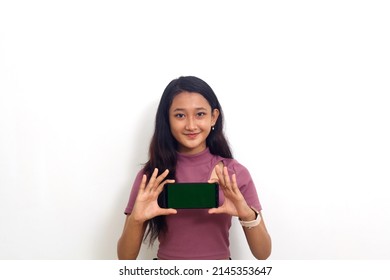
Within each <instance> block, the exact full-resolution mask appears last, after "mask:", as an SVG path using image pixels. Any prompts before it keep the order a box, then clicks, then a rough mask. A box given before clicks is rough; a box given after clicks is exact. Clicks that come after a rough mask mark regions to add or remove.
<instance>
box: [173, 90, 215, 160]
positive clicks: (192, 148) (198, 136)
mask: <svg viewBox="0 0 390 280" xmlns="http://www.w3.org/2000/svg"><path fill="white" fill-rule="evenodd" d="M218 116H219V111H218V109H214V110H213V111H212V110H211V106H210V104H209V103H208V101H207V100H206V99H205V98H204V97H203V96H202V95H201V94H199V93H196V92H186V91H185V92H182V93H179V94H178V95H176V96H175V97H174V99H173V101H172V105H171V107H170V108H169V123H170V126H171V132H172V135H173V137H175V139H176V140H177V142H178V143H179V147H178V149H179V150H178V151H179V152H180V153H185V154H196V153H199V152H201V151H203V150H204V149H206V138H207V136H208V135H209V133H210V131H211V127H212V126H214V125H215V123H216V121H217V119H218Z"/></svg>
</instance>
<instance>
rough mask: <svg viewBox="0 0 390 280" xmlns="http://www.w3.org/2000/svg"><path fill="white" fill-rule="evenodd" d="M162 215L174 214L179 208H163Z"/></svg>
mask: <svg viewBox="0 0 390 280" xmlns="http://www.w3.org/2000/svg"><path fill="white" fill-rule="evenodd" d="M162 210H163V211H161V215H172V214H177V210H176V209H173V208H168V209H162Z"/></svg>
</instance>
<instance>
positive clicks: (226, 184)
mask: <svg viewBox="0 0 390 280" xmlns="http://www.w3.org/2000/svg"><path fill="white" fill-rule="evenodd" d="M223 179H224V181H225V187H226V188H228V189H230V188H231V186H230V184H231V182H230V177H229V173H228V170H227V167H226V166H225V167H224V168H223Z"/></svg>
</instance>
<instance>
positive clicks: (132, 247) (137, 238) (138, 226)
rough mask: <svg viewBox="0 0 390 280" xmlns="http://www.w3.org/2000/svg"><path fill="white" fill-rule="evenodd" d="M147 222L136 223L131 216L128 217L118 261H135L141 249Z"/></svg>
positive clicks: (120, 241)
mask: <svg viewBox="0 0 390 280" xmlns="http://www.w3.org/2000/svg"><path fill="white" fill-rule="evenodd" d="M145 230H146V222H141V221H136V220H135V219H134V217H133V216H132V215H131V214H130V215H127V217H126V222H125V227H124V229H123V233H122V236H121V237H120V239H119V241H118V248H117V250H118V259H120V260H135V259H136V258H137V256H138V253H139V250H140V248H141V243H142V239H143V237H144V234H145Z"/></svg>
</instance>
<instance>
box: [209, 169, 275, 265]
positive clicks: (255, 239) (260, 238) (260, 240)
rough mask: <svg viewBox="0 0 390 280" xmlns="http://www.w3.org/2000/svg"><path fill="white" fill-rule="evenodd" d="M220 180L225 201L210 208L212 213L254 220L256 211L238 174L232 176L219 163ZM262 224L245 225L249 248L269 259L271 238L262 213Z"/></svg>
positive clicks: (258, 257)
mask: <svg viewBox="0 0 390 280" xmlns="http://www.w3.org/2000/svg"><path fill="white" fill-rule="evenodd" d="M215 169H216V175H217V176H218V182H219V184H220V187H221V188H222V191H223V194H224V196H225V201H224V203H223V204H222V205H221V206H220V207H218V208H213V209H210V210H209V213H210V214H218V213H225V214H229V215H232V216H236V217H239V218H240V220H242V221H253V220H255V219H256V212H254V211H253V209H252V208H251V207H249V205H248V204H247V202H246V201H245V198H244V197H243V195H242V193H241V192H240V190H239V188H238V186H237V180H236V174H233V175H232V178H231V179H230V176H229V174H228V170H227V168H226V167H224V168H223V169H221V168H220V167H219V166H218V165H217V166H216V167H215ZM258 215H260V217H261V221H260V224H258V225H257V226H254V227H252V228H250V229H249V228H246V227H243V229H244V233H245V237H246V240H247V242H248V245H249V248H250V250H251V252H252V254H253V256H254V257H255V258H256V259H267V258H268V257H269V256H270V254H271V238H270V236H269V234H268V231H267V229H266V227H265V223H264V220H263V219H262V216H261V213H259V214H258Z"/></svg>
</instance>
